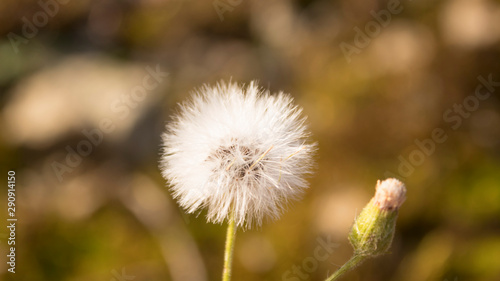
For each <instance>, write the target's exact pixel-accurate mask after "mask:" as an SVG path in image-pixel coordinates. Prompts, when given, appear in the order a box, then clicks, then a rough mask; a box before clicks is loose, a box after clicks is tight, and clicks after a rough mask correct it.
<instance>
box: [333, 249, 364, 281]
mask: <svg viewBox="0 0 500 281" xmlns="http://www.w3.org/2000/svg"><path fill="white" fill-rule="evenodd" d="M366 258H368V257H367V256H363V255H357V254H354V255H353V256H352V257H351V259H350V260H348V261H347V262H346V263H345V264H344V265H343V266H342V267H341V268H339V269H337V271H335V273H333V274H332V275H331V276H330V277H328V279H326V280H325V281H335V280H338V279H339V278H340V276H342V275H343V274H344V273H346V272H348V271H350V270H352V269H354V268H356V267H357V266H358V265H360V264H361V263H363V261H364V260H365V259H366Z"/></svg>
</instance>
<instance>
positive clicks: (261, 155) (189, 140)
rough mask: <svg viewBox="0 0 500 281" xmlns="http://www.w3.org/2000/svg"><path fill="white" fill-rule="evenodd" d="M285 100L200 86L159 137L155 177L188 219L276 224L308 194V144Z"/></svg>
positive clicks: (255, 91) (226, 86)
mask: <svg viewBox="0 0 500 281" xmlns="http://www.w3.org/2000/svg"><path fill="white" fill-rule="evenodd" d="M292 102H293V100H292V98H291V97H290V96H289V95H287V94H284V93H279V94H276V95H272V94H270V93H269V92H268V91H263V90H262V89H260V88H259V87H258V86H257V85H256V83H255V82H252V83H250V84H249V85H248V86H246V87H245V86H242V85H238V84H236V83H223V82H221V83H219V84H217V85H216V86H215V87H210V86H204V87H203V88H201V89H199V90H198V91H196V92H195V93H194V95H193V97H192V99H191V100H189V101H187V102H185V103H183V104H181V105H180V111H179V113H178V114H177V115H175V116H174V117H173V120H172V122H170V123H169V124H168V125H167V131H166V133H164V134H163V146H164V148H163V155H162V158H161V164H160V166H161V169H162V175H163V176H164V177H165V179H167V181H168V182H169V184H170V188H171V191H172V194H173V196H174V198H176V199H177V201H178V203H179V205H180V206H181V207H183V208H184V209H186V211H187V212H188V213H194V212H198V211H199V210H201V209H203V208H206V209H207V219H208V221H210V222H215V223H221V222H223V221H224V220H225V219H227V218H228V217H229V214H230V212H231V211H232V210H234V212H235V220H236V223H237V225H238V226H243V227H247V228H250V227H251V226H252V225H258V226H260V225H261V224H262V221H263V219H266V218H270V219H276V218H278V217H279V216H280V214H281V213H282V212H283V210H284V208H285V207H286V205H287V204H288V203H289V202H290V201H291V200H295V199H298V198H299V197H300V195H301V194H302V193H303V191H304V189H305V188H307V186H308V184H307V182H306V181H305V179H304V176H306V175H307V174H310V173H311V165H312V154H313V152H314V150H315V144H309V143H307V142H306V140H307V138H308V136H309V133H308V132H307V127H306V125H305V124H304V123H305V118H304V117H301V111H302V110H301V109H300V108H299V107H297V106H295V105H293V103H292Z"/></svg>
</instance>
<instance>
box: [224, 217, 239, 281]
mask: <svg viewBox="0 0 500 281" xmlns="http://www.w3.org/2000/svg"><path fill="white" fill-rule="evenodd" d="M236 229H237V228H236V221H235V220H234V211H231V214H230V215H229V225H228V226H227V234H226V248H225V250H224V270H223V272H222V281H229V280H231V267H232V261H233V249H234V240H235V238H236Z"/></svg>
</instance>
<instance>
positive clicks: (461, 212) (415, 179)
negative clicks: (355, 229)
mask: <svg viewBox="0 0 500 281" xmlns="http://www.w3.org/2000/svg"><path fill="white" fill-rule="evenodd" d="M0 35H1V36H0V91H1V96H0V108H1V112H0V124H1V128H2V129H1V131H0V136H1V137H0V155H1V161H2V162H1V173H2V174H3V175H2V178H3V180H2V184H3V187H2V190H3V191H2V192H0V201H1V206H2V210H1V211H0V213H1V217H0V218H1V219H2V221H3V222H4V223H5V224H7V223H6V218H7V206H6V203H7V172H8V171H9V170H14V171H15V172H16V185H17V189H16V192H17V193H16V198H17V201H16V207H17V208H16V216H17V218H18V223H17V228H16V233H17V236H16V247H17V248H16V257H17V263H16V273H15V275H14V274H11V273H9V272H7V269H8V265H7V264H6V254H7V249H8V246H7V243H6V242H7V238H8V235H9V233H8V229H7V228H6V227H5V226H3V227H2V230H1V231H0V242H1V243H0V249H1V253H2V255H1V256H0V261H1V262H0V278H1V279H3V280H40V281H45V280H47V281H57V280H71V281H80V280H82V281H83V280H106V281H108V280H111V281H114V280H116V281H121V280H136V281H142V280H174V281H180V280H197V281H203V280H219V279H220V276H221V270H222V259H223V248H224V239H225V226H224V225H214V224H207V223H206V222H205V219H204V213H201V214H200V215H199V216H195V215H186V214H185V213H184V212H183V211H182V210H180V209H179V207H178V206H177V204H176V202H175V201H173V200H172V197H171V195H170V194H169V192H168V187H167V186H166V184H165V181H164V180H163V179H162V178H161V176H160V172H159V170H158V165H157V164H158V159H159V153H160V134H161V132H162V131H163V128H164V126H165V124H166V123H167V122H168V120H169V118H170V116H171V114H173V113H174V112H175V110H176V104H177V103H178V102H180V101H182V100H184V99H185V98H187V97H188V96H189V93H190V91H191V90H192V89H193V88H196V87H199V86H201V85H202V84H203V83H209V84H213V83H216V82H217V81H220V80H221V79H224V80H230V79H232V80H233V81H239V82H243V83H248V82H249V81H251V80H254V79H256V80H259V81H260V84H261V85H262V86H263V87H265V88H267V89H270V90H271V91H273V92H276V91H280V90H283V91H285V92H288V93H290V94H291V95H292V96H293V97H294V98H295V101H296V103H297V104H298V105H300V106H302V107H303V108H304V113H305V115H308V122H309V125H310V130H311V131H312V134H313V140H314V141H316V142H318V145H319V152H318V155H317V157H316V159H317V169H316V173H315V175H314V176H313V177H311V178H310V179H309V180H310V185H311V187H310V189H309V190H308V191H307V193H306V194H305V196H304V198H303V200H301V201H300V202H295V203H294V204H292V205H291V206H290V208H289V210H288V211H287V212H286V213H285V214H283V216H282V218H281V219H280V220H278V221H275V222H267V223H266V224H264V225H263V226H262V227H261V228H259V229H252V230H248V231H245V232H243V231H240V232H239V233H238V237H237V240H236V248H235V260H234V269H233V276H234V280H242V281H244V280H295V281H297V280H324V279H325V278H326V276H327V275H328V273H330V274H331V273H332V272H333V271H334V270H336V269H337V268H338V267H339V266H340V265H341V264H343V263H344V262H345V261H346V260H347V259H348V258H349V256H350V255H351V251H352V250H351V246H350V245H349V242H348V240H347V234H348V231H349V228H350V226H351V224H352V222H353V219H354V217H355V216H356V214H358V213H359V212H360V210H361V208H362V207H363V206H364V205H365V204H366V203H367V202H368V201H369V200H370V198H371V196H372V195H373V194H374V187H375V183H376V181H377V180H378V179H383V178H386V177H389V176H392V177H397V178H399V179H401V180H402V181H404V182H405V183H406V185H407V188H408V194H407V201H406V202H405V204H404V205H403V206H402V208H401V210H400V216H399V219H398V224H397V229H396V236H395V240H394V243H393V246H392V248H391V253H390V254H388V255H385V256H382V257H380V258H377V259H373V260H370V261H368V262H366V263H365V264H363V265H362V266H361V267H360V268H358V269H357V270H356V271H355V272H352V273H349V274H348V275H346V276H345V277H344V280H373V281H378V280H380V281H381V280H394V281H396V280H410V281H411V280H428V281H433V280H439V281H444V280H448V281H455V280H460V281H461V280H479V281H488V280H492V281H493V280H500V111H499V110H500V104H499V97H498V95H499V93H500V1H494V0H447V1H431V0H421V1H407V0H404V1H403V0H401V1H396V0H391V1H388V2H385V1H377V0H363V1H361V0H341V1H321V0H317V1H313V0H311V1H307V0H302V1H285V0H277V1H270V2H265V1H255V0H215V1H189V0H173V1H167V0H126V1H118V0H109V1H91V0H83V1H70V0H59V1H57V0H40V1H35V0H22V1H14V0H3V1H2V2H1V3H0ZM325 241H329V242H330V243H336V244H334V247H333V246H332V249H333V250H331V251H329V252H328V255H327V258H326V260H325V259H324V256H323V255H321V257H318V256H316V253H317V252H318V251H322V250H321V249H322V248H321V247H323V246H324V244H325ZM318 247H319V249H320V250H317V249H318ZM324 250H325V251H326V249H324ZM321 253H322V254H323V252H321Z"/></svg>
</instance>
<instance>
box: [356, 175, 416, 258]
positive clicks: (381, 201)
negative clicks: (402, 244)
mask: <svg viewBox="0 0 500 281" xmlns="http://www.w3.org/2000/svg"><path fill="white" fill-rule="evenodd" d="M405 199H406V188H405V186H404V184H403V183H402V182H400V181H399V180H397V179H393V178H391V179H386V180H384V181H382V182H381V181H378V182H377V187H376V192H375V196H374V197H373V198H372V199H371V200H370V202H369V203H368V204H367V205H366V206H365V208H364V209H363V210H362V211H361V214H360V215H359V216H358V217H357V218H356V220H355V221H354V225H353V226H352V229H351V233H350V234H349V241H350V242H351V244H352V246H353V247H354V254H355V255H361V256H377V255H382V254H385V253H387V251H388V250H389V247H390V246H391V243H392V239H393V237H394V229H395V226H396V219H397V216H398V209H399V207H400V206H401V204H403V202H404V201H405Z"/></svg>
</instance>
